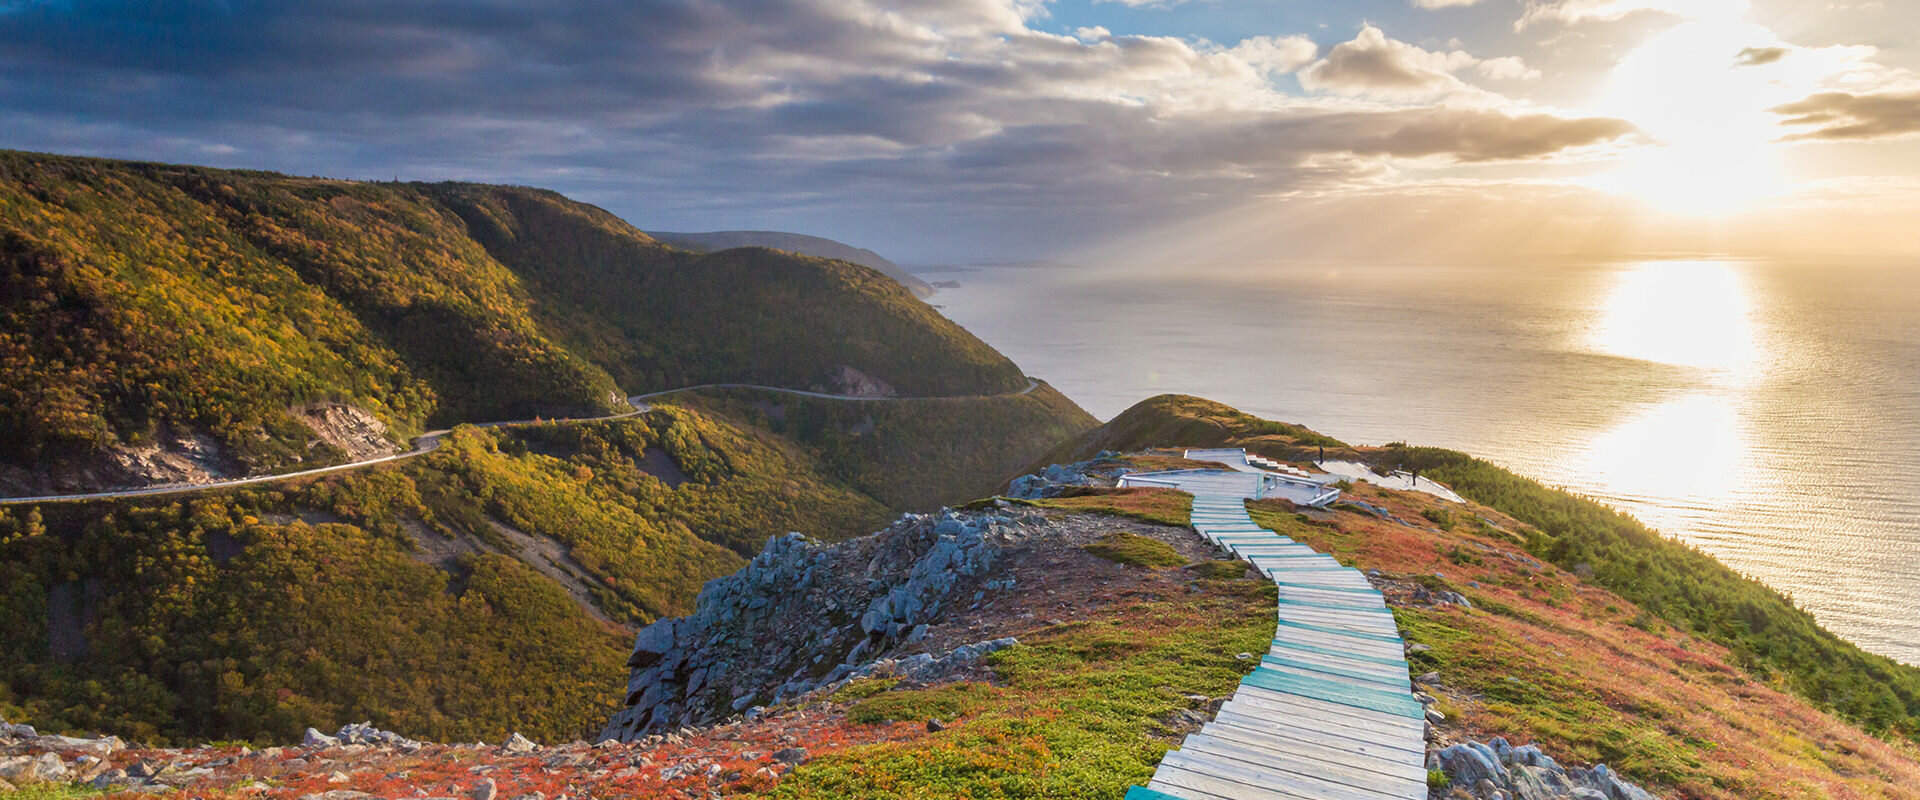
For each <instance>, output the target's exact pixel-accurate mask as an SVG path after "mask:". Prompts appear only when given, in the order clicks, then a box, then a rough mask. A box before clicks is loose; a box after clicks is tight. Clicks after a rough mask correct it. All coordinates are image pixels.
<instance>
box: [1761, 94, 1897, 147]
mask: <svg viewBox="0 0 1920 800" xmlns="http://www.w3.org/2000/svg"><path fill="white" fill-rule="evenodd" d="M1771 110H1772V111H1773V113H1775V114H1780V115H1783V116H1786V117H1787V118H1786V119H1784V120H1782V121H1781V124H1782V125H1791V126H1799V127H1804V128H1810V130H1803V131H1800V132H1797V133H1793V134H1791V135H1789V136H1787V137H1786V138H1787V139H1788V140H1789V141H1810V140H1827V141H1846V140H1856V139H1881V138H1888V137H1894V136H1905V135H1910V134H1915V133H1920V91H1913V92H1882V93H1877V94H1850V93H1847V92H1821V93H1820V94H1816V95H1813V96H1811V97H1808V98H1806V99H1805V100H1798V101H1795V102H1792V103H1787V104H1785V105H1781V106H1776V107H1774V108H1773V109H1771Z"/></svg>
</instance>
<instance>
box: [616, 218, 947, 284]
mask: <svg viewBox="0 0 1920 800" xmlns="http://www.w3.org/2000/svg"><path fill="white" fill-rule="evenodd" d="M647 235H648V236H652V237H653V238H655V239H658V240H660V242H661V243H663V244H666V245H669V246H672V247H678V248H681V249H683V250H728V249H731V248H735V247H771V248H773V249H775V250H785V251H787V252H789V253H799V254H800V255H803V256H817V257H820V258H836V259H839V260H841V261H847V262H851V263H854V264H859V265H860V266H863V267H869V268H872V269H875V270H878V271H879V272H880V273H881V274H884V275H886V276H887V277H889V278H892V279H894V280H896V281H899V283H900V285H902V286H905V287H907V289H908V290H909V291H911V292H913V294H914V296H916V297H929V296H932V294H933V287H932V286H929V285H927V282H926V281H923V280H920V279H919V278H916V277H914V276H913V273H910V272H908V271H906V269H904V268H902V267H901V266H900V265H899V264H895V263H893V262H892V261H888V260H887V259H886V258H884V257H882V256H881V255H880V254H879V253H876V252H873V251H872V250H868V249H866V248H864V247H854V246H853V245H850V244H845V243H843V242H836V241H834V240H832V239H823V238H820V237H818V236H808V235H806V234H804V233H785V232H782V231H710V232H707V233H679V232H674V231H647Z"/></svg>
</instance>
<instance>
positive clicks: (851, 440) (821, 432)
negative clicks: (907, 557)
mask: <svg viewBox="0 0 1920 800" xmlns="http://www.w3.org/2000/svg"><path fill="white" fill-rule="evenodd" d="M687 402H693V403H699V404H700V405H701V407H703V408H711V409H714V410H716V411H721V412H724V413H727V414H729V415H731V416H734V417H735V418H738V419H741V420H743V421H745V422H748V423H751V424H753V425H754V426H756V427H764V428H766V429H768V430H772V431H775V432H778V433H780V434H782V435H784V436H786V437H787V438H789V439H792V440H793V441H795V442H798V443H800V444H802V445H804V446H806V447H808V448H809V449H811V450H812V451H813V452H815V453H816V454H818V456H819V457H820V460H821V461H822V462H823V464H824V465H825V468H826V470H827V471H828V472H829V473H830V474H833V475H835V476H837V477H839V478H840V479H842V480H844V481H846V482H847V483H848V484H850V485H852V486H854V487H856V488H858V489H860V490H861V491H863V492H865V493H867V494H869V495H872V496H873V497H876V498H879V499H880V500H881V501H882V502H884V503H886V504H887V505H889V506H891V507H893V508H895V509H898V510H902V511H907V510H916V509H919V510H925V509H930V508H934V507H937V506H940V505H954V504H958V503H961V502H964V501H967V500H972V499H974V498H977V497H982V496H985V495H989V494H992V493H993V492H995V491H996V490H998V489H999V488H1000V487H1001V485H1003V482H1004V481H1003V479H1004V476H1005V475H1007V474H1008V473H1009V472H1012V471H1014V470H1017V469H1019V468H1021V467H1023V466H1025V465H1026V464H1028V463H1030V462H1031V461H1032V459H1033V458H1034V457H1035V456H1036V455H1038V454H1040V453H1042V452H1044V451H1045V450H1046V448H1048V447H1050V446H1052V445H1054V444H1055V443H1057V442H1059V441H1061V440H1063V439H1066V438H1068V437H1072V436H1077V435H1080V434H1083V433H1084V432H1086V431H1088V430H1091V429H1092V428H1093V427H1094V426H1095V425H1097V424H1098V421H1097V420H1095V419H1094V418H1093V417H1092V416H1090V415H1088V414H1087V413H1086V412H1085V411H1082V410H1081V409H1080V407H1079V406H1077V405H1074V403H1073V401H1071V400H1068V399H1067V398H1066V397H1065V396H1064V395H1062V394H1060V393H1059V392H1057V391H1055V390H1054V389H1053V387H1051V386H1048V385H1045V384H1042V385H1041V386H1040V387H1039V388H1038V389H1035V390H1034V391H1032V392H1031V393H1028V394H1025V395H1014V396H1007V397H993V398H943V399H931V400H910V401H899V402H888V403H845V402H835V401H830V400H815V399H809V398H796V397H791V396H782V395H770V394H768V393H765V392H755V391H744V390H742V391H728V392H716V393H710V394H709V393H703V396H702V398H701V399H697V400H696V399H688V400H687Z"/></svg>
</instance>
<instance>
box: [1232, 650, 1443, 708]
mask: <svg viewBox="0 0 1920 800" xmlns="http://www.w3.org/2000/svg"><path fill="white" fill-rule="evenodd" d="M1259 669H1265V670H1270V671H1272V672H1276V673H1279V674H1281V675H1286V676H1291V677H1296V678H1304V679H1311V680H1315V681H1320V682H1322V683H1325V684H1329V685H1338V686H1342V687H1346V688H1347V689H1349V690H1353V691H1365V692H1378V693H1381V694H1385V695H1389V696H1394V697H1409V698H1410V696H1411V695H1412V693H1413V692H1412V688H1413V687H1412V685H1411V684H1410V682H1408V681H1406V680H1404V679H1402V680H1401V681H1400V682H1399V684H1398V685H1395V684H1394V683H1391V682H1387V683H1383V682H1381V681H1378V680H1370V679H1368V678H1365V677H1361V676H1356V675H1348V674H1345V673H1340V672H1331V671H1328V670H1325V669H1316V668H1314V667H1311V666H1304V667H1303V666H1294V665H1292V664H1285V663H1275V662H1271V661H1268V660H1267V659H1266V658H1262V659H1260V666H1259ZM1414 702H1415V703H1418V702H1419V701H1417V700H1415V701H1414Z"/></svg>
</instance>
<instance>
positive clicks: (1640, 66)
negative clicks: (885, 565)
mask: <svg viewBox="0 0 1920 800" xmlns="http://www.w3.org/2000/svg"><path fill="white" fill-rule="evenodd" d="M1739 17H1740V11H1739V9H1737V8H1728V9H1724V10H1723V11H1721V12H1720V13H1718V14H1716V15H1714V16H1709V17H1705V18H1701V19H1694V20H1690V21H1687V22H1684V23H1681V24H1679V25H1676V26H1674V27H1673V28H1670V29H1668V30H1666V31H1664V32H1662V33H1659V34H1656V35H1655V36H1653V37H1652V38H1650V39H1648V40H1647V41H1645V42H1643V43H1642V44H1641V45H1640V46H1639V47H1637V48H1635V49H1634V50H1633V52H1631V53H1629V54H1628V55H1627V56H1626V57H1625V58H1623V59H1621V61H1620V63H1619V64H1618V65H1616V66H1615V67H1614V70H1613V73H1612V80H1611V83H1610V85H1609V88H1608V90H1607V94H1606V96H1605V97H1604V98H1603V99H1602V100H1601V102H1600V103H1599V104H1598V108H1597V110H1598V111H1600V112H1602V113H1606V114H1610V115H1613V116H1617V117H1620V118H1622V119H1625V120H1627V121H1629V122H1632V123H1634V124H1635V125H1637V126H1639V127H1640V129H1641V130H1642V131H1643V132H1645V133H1646V135H1647V137H1648V138H1649V139H1650V140H1651V142H1650V143H1649V144H1648V145H1646V146H1645V147H1642V148H1640V149H1638V150H1637V151H1635V153H1634V154H1633V155H1631V156H1629V157H1628V160H1627V161H1626V162H1625V163H1623V164H1621V165H1620V167H1619V168H1618V169H1616V170H1615V171H1613V172H1611V173H1608V174H1605V175H1602V176H1599V177H1598V178H1596V179H1595V180H1594V184H1595V185H1596V186H1598V187H1599V188H1602V189H1606V190H1609V191H1613V192H1615V193H1619V194H1626V195H1629V196H1632V197H1634V198H1637V199H1639V200H1640V201H1642V202H1644V203H1646V204H1647V205H1649V206H1651V207H1653V208H1655V209H1657V210H1659V211H1661V212H1664V213H1669V214H1680V215H1686V216H1697V217H1719V216H1725V215H1728V214H1732V213H1735V212H1739V211H1742V210H1745V209H1748V208H1751V207H1753V206H1755V205H1758V204H1761V203H1764V202H1766V201H1767V200H1768V199H1770V198H1774V197H1777V196H1779V195H1781V194H1783V193H1785V192H1786V191H1787V190H1788V189H1789V188H1790V187H1789V186H1788V183H1787V181H1786V179H1785V177H1784V175H1783V171H1782V168H1781V164H1780V152H1779V146H1778V145H1777V144H1776V143H1775V142H1774V140H1775V139H1776V138H1777V136H1778V126H1777V124H1776V122H1777V121H1776V120H1775V119H1774V118H1773V117H1772V116H1771V115H1770V114H1769V113H1768V111H1767V109H1769V108H1772V107H1774V106H1776V105H1778V104H1780V103H1782V102H1786V101H1787V99H1789V98H1787V97H1785V95H1784V93H1783V88H1784V83H1786V82H1785V81H1783V80H1782V78H1783V74H1784V73H1786V72H1789V71H1791V70H1793V69H1795V66H1794V65H1792V64H1785V63H1780V62H1781V59H1775V60H1774V61H1769V62H1767V63H1757V64H1756V63H1752V62H1753V59H1751V58H1743V57H1742V53H1753V52H1771V51H1770V50H1769V48H1775V47H1781V45H1780V44H1779V40H1778V38H1777V37H1775V36H1774V35H1773V33H1772V32H1771V31H1768V30H1767V29H1766V28H1763V27H1761V26H1758V25H1754V24H1752V23H1748V22H1744V21H1742V20H1741V19H1740V18H1739ZM1780 52H1782V53H1784V52H1788V51H1787V50H1785V49H1782V50H1781V51H1780Z"/></svg>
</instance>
